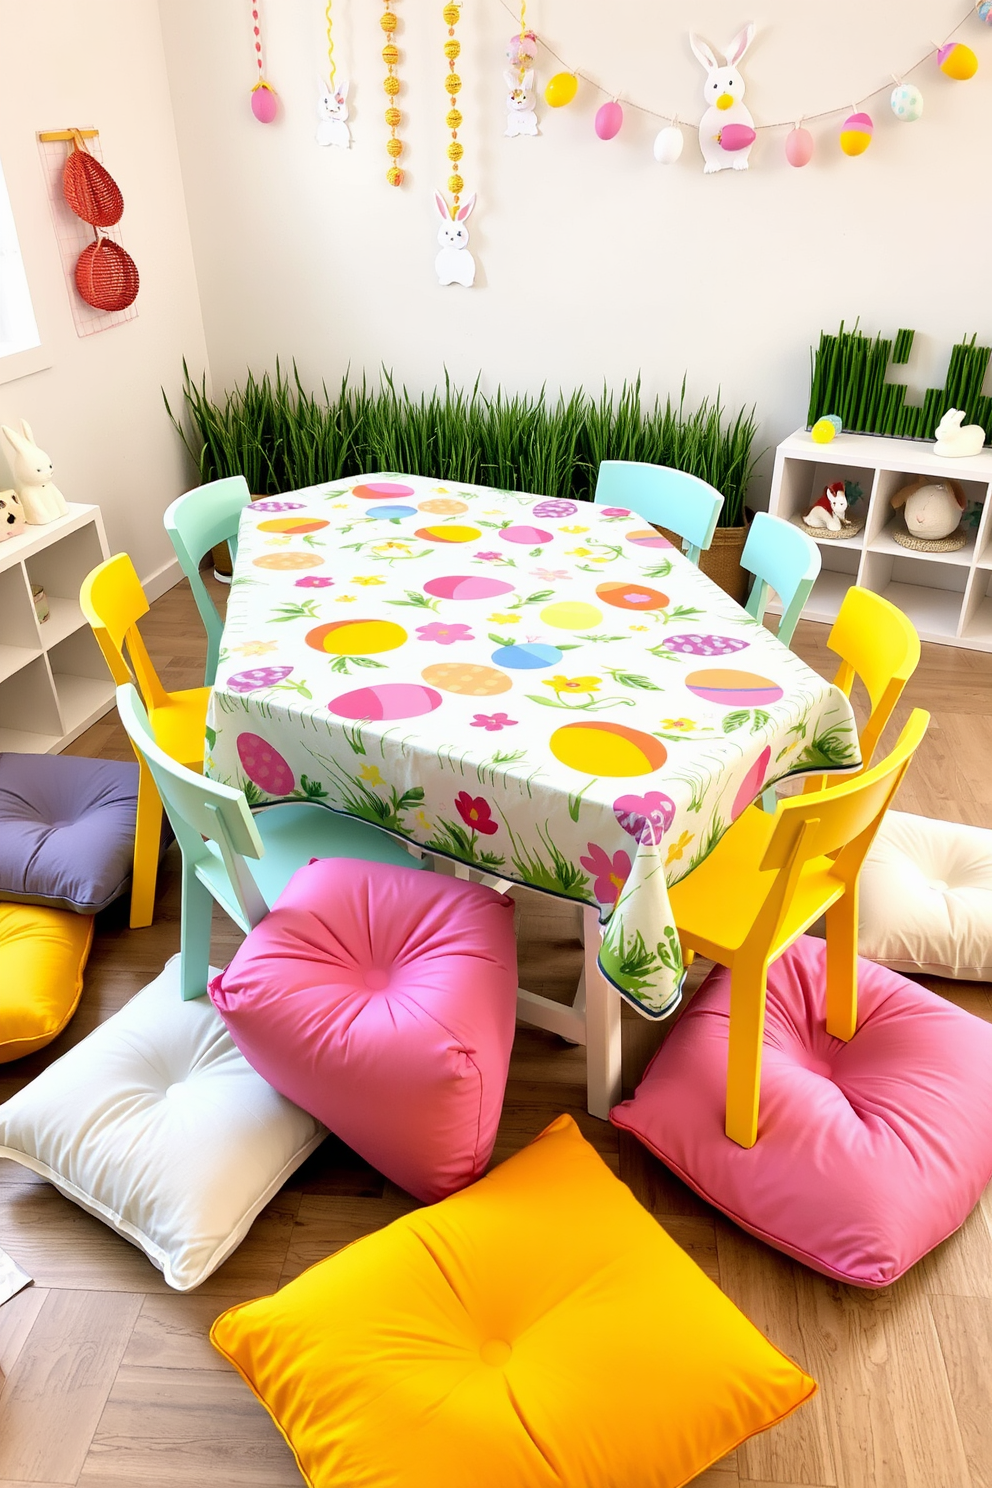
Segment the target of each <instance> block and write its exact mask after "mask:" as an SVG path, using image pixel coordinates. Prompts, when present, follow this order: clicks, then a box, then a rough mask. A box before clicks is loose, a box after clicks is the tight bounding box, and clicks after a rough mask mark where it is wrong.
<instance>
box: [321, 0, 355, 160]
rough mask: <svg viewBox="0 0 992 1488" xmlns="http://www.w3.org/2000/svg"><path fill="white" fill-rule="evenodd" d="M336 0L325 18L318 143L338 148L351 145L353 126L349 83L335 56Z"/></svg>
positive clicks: (329, 7)
mask: <svg viewBox="0 0 992 1488" xmlns="http://www.w3.org/2000/svg"><path fill="white" fill-rule="evenodd" d="M331 5H332V0H327V6H326V8H325V10H324V20H325V23H326V26H327V82H326V83H325V82H324V79H323V78H318V80H317V121H318V122H317V133H316V136H315V138H316V140H317V143H318V145H336V146H337V147H338V149H341V150H350V149H351V130H350V129H349V128H348V84H347V82H345V81H342V82H340V83H339V82H338V80H337V77H338V69H337V63H336V62H335V60H334V17H333V13H332V9H331Z"/></svg>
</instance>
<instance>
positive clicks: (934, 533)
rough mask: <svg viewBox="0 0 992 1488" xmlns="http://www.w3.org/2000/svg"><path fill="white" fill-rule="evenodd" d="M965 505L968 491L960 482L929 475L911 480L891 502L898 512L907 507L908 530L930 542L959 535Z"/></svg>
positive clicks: (905, 513)
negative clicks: (935, 478)
mask: <svg viewBox="0 0 992 1488" xmlns="http://www.w3.org/2000/svg"><path fill="white" fill-rule="evenodd" d="M976 427H977V426H976ZM965 504H966V503H965V497H964V492H963V491H962V490H961V487H960V486H959V485H958V483H957V481H952V480H937V481H935V480H931V479H930V477H929V476H928V475H921V476H919V477H918V478H917V479H916V480H914V481H910V483H909V485H908V486H903V488H902V490H901V491H897V492H896V494H895V495H894V496H893V497H892V499H891V501H890V502H889V505H890V506H892V507H894V508H895V509H896V511H898V510H899V508H900V507H905V512H904V513H903V515H904V516H905V518H906V531H907V532H909V533H911V534H912V535H913V537H924V538H926V539H927V540H928V541H930V540H937V539H939V538H942V537H950V535H951V533H952V532H956V531H957V530H958V527H959V526H960V525H961V513H962V512H963V511H964V508H965Z"/></svg>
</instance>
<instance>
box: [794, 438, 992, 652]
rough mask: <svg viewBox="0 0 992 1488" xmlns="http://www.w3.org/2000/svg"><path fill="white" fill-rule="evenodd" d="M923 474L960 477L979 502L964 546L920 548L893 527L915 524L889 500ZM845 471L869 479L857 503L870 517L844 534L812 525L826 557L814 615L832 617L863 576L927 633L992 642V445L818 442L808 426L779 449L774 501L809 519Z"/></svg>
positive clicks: (975, 644) (808, 614)
mask: <svg viewBox="0 0 992 1488" xmlns="http://www.w3.org/2000/svg"><path fill="white" fill-rule="evenodd" d="M917 475H930V476H933V477H934V479H938V478H940V477H943V478H944V479H947V478H951V479H953V480H956V481H958V482H960V484H961V486H962V488H963V490H964V493H965V496H966V497H967V498H968V504H969V508H972V507H976V506H977V508H978V509H979V520H978V523H977V525H970V526H968V527H966V529H965V531H966V533H967V539H968V540H967V542H966V543H965V546H964V547H963V548H961V549H960V550H959V551H958V552H956V553H918V552H915V551H913V549H911V548H904V547H903V546H902V545H901V544H900V543H897V542H896V541H895V538H894V537H893V532H894V531H896V530H902V531H905V526H904V523H903V520H902V515H901V513H899V512H896V511H893V509H892V507H891V506H890V505H889V501H890V498H891V497H892V496H893V495H895V493H896V491H898V490H899V489H900V487H902V486H904V485H906V483H907V482H908V481H910V480H912V479H913V477H914V476H917ZM837 480H847V481H856V482H857V483H858V484H859V485H860V486H861V489H862V491H863V493H864V495H863V498H862V500H861V501H860V502H859V503H858V504H857V505H855V506H854V507H853V508H852V510H853V512H854V514H855V515H857V516H861V517H864V519H865V525H864V528H863V530H862V531H861V532H859V533H858V535H857V537H853V538H847V539H845V540H843V541H840V542H838V541H836V540H832V539H829V538H825V537H821V538H817V537H816V534H815V533H810V534H809V535H810V536H811V537H813V538H814V539H815V541H816V542H817V544H818V546H819V549H820V557H821V558H822V560H823V567H822V569H821V571H820V576H819V578H818V579H817V581H816V584H815V585H814V587H813V592H812V594H811V595H810V597H809V601H808V603H807V605H806V608H805V610H804V611H803V615H804V618H805V619H807V620H823V621H826V622H828V623H830V622H832V621H833V620H834V619H836V616H837V611H838V610H839V609H840V605H841V601H842V600H843V598H844V595H845V594H846V593H847V590H848V589H849V588H850V586H851V585H852V584H860V585H861V587H862V588H864V589H871V590H873V591H874V593H876V594H881V595H884V597H885V598H886V599H890V600H891V601H892V603H893V604H895V605H898V606H899V608H900V609H901V610H903V611H904V612H905V614H907V615H908V616H909V618H910V619H911V620H912V622H913V624H914V625H915V626H916V628H917V630H918V631H919V633H920V635H921V637H922V638H923V640H925V641H939V642H942V643H943V644H944V645H950V646H967V647H970V648H971V649H972V650H975V651H992V501H990V500H989V492H990V490H992V451H990V450H983V451H982V452H981V453H980V454H978V455H973V456H971V457H969V458H968V459H965V460H945V459H941V458H940V457H939V456H937V455H935V454H934V452H933V444H932V443H931V441H930V440H924V439H882V438H877V437H876V436H874V435H871V434H838V435H837V437H836V438H835V439H832V440H831V442H830V443H829V444H814V443H813V440H812V439H811V438H810V435H809V433H808V432H807V430H805V429H799V430H797V431H796V433H795V434H790V435H789V437H788V439H785V440H783V441H782V443H781V444H780V445H779V447H778V449H777V450H776V452H775V470H774V473H773V475H772V490H771V500H770V502H769V511H770V512H771V513H772V514H773V515H774V516H776V517H784V518H785V520H786V521H789V522H794V523H795V524H796V525H797V526H800V527H801V526H802V517H803V514H804V513H805V512H807V511H808V510H809V508H810V507H811V506H812V505H813V502H814V501H816V499H817V498H818V497H819V496H820V495H821V493H822V491H823V488H824V486H827V485H829V484H830V483H831V482H832V481H837ZM803 531H806V529H805V528H803Z"/></svg>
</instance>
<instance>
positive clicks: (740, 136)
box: [720, 124, 758, 151]
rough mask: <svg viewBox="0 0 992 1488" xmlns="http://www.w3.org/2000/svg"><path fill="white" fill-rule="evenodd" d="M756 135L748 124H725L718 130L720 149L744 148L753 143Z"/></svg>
mask: <svg viewBox="0 0 992 1488" xmlns="http://www.w3.org/2000/svg"><path fill="white" fill-rule="evenodd" d="M757 137H758V136H757V135H756V134H755V132H754V130H753V129H752V128H751V126H750V124H725V125H724V127H723V128H722V129H721V130H720V148H721V150H731V151H734V150H746V149H747V148H748V146H749V145H753V144H754V142H755V140H756V139H757Z"/></svg>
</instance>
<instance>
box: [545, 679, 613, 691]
mask: <svg viewBox="0 0 992 1488" xmlns="http://www.w3.org/2000/svg"><path fill="white" fill-rule="evenodd" d="M543 685H544V686H545V687H550V688H552V689H553V690H554V691H555V692H598V691H599V689H600V686H601V685H602V683H601V680H600V678H599V677H562V676H561V675H559V676H557V677H546V678H545V679H544V683H543Z"/></svg>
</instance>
